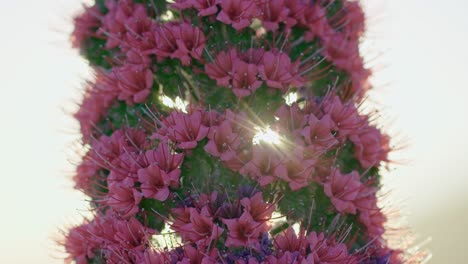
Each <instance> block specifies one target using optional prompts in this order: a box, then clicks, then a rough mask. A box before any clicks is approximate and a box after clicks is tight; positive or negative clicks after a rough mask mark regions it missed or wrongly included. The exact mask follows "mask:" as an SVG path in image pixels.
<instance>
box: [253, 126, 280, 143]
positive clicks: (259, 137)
mask: <svg viewBox="0 0 468 264" xmlns="http://www.w3.org/2000/svg"><path fill="white" fill-rule="evenodd" d="M255 130H257V131H258V132H257V134H255V136H254V137H253V139H252V143H253V144H254V145H257V144H260V143H261V142H265V143H268V144H274V145H278V144H279V143H280V136H279V135H278V133H276V132H275V131H273V130H271V128H270V126H267V127H265V128H261V127H255Z"/></svg>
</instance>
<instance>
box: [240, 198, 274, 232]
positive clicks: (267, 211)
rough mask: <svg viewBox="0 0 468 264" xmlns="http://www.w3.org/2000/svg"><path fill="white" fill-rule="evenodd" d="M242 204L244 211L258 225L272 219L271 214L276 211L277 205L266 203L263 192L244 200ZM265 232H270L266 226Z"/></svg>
mask: <svg viewBox="0 0 468 264" xmlns="http://www.w3.org/2000/svg"><path fill="white" fill-rule="evenodd" d="M240 203H241V204H242V206H243V207H244V210H245V211H247V212H249V214H250V215H251V216H252V219H253V220H254V221H255V222H258V223H266V222H268V220H270V219H271V214H272V213H273V211H274V210H275V205H274V204H270V203H266V202H264V201H263V196H262V193H261V192H258V193H256V194H255V195H254V196H252V197H250V198H247V197H245V198H242V199H241V201H240ZM264 227H265V230H263V231H264V232H266V231H268V230H267V228H268V226H267V225H265V226H264Z"/></svg>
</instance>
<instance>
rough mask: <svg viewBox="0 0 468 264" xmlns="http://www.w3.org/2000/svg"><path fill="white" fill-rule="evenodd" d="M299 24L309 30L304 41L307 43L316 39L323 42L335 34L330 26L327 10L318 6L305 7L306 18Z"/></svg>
mask: <svg viewBox="0 0 468 264" xmlns="http://www.w3.org/2000/svg"><path fill="white" fill-rule="evenodd" d="M299 24H300V25H301V26H304V27H306V28H308V31H306V32H305V34H304V39H305V40H307V41H312V40H314V38H316V37H317V38H319V39H322V40H323V38H324V37H326V36H329V35H331V34H334V32H335V31H334V30H333V28H332V27H331V26H330V25H329V22H328V19H327V11H326V10H325V8H323V7H321V6H320V5H316V4H314V5H305V8H304V16H303V19H302V21H300V23H299Z"/></svg>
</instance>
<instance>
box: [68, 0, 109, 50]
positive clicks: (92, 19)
mask: <svg viewBox="0 0 468 264" xmlns="http://www.w3.org/2000/svg"><path fill="white" fill-rule="evenodd" d="M84 8H85V11H84V12H83V13H82V14H80V15H79V16H76V17H75V18H74V19H73V20H74V23H75V29H74V30H73V33H72V35H71V42H72V45H73V47H74V48H79V47H80V46H81V45H82V44H83V41H84V40H86V39H87V38H89V37H91V36H94V35H96V31H97V29H98V28H99V26H100V25H101V21H100V17H101V16H102V14H101V13H100V12H99V7H98V6H97V5H94V6H91V7H88V6H84Z"/></svg>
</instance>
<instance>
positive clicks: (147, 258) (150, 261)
mask: <svg viewBox="0 0 468 264" xmlns="http://www.w3.org/2000/svg"><path fill="white" fill-rule="evenodd" d="M167 258H168V256H166V254H165V252H158V251H156V250H154V249H152V248H148V249H146V250H145V251H143V252H137V256H136V263H141V264H164V263H165V261H166V260H167Z"/></svg>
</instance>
